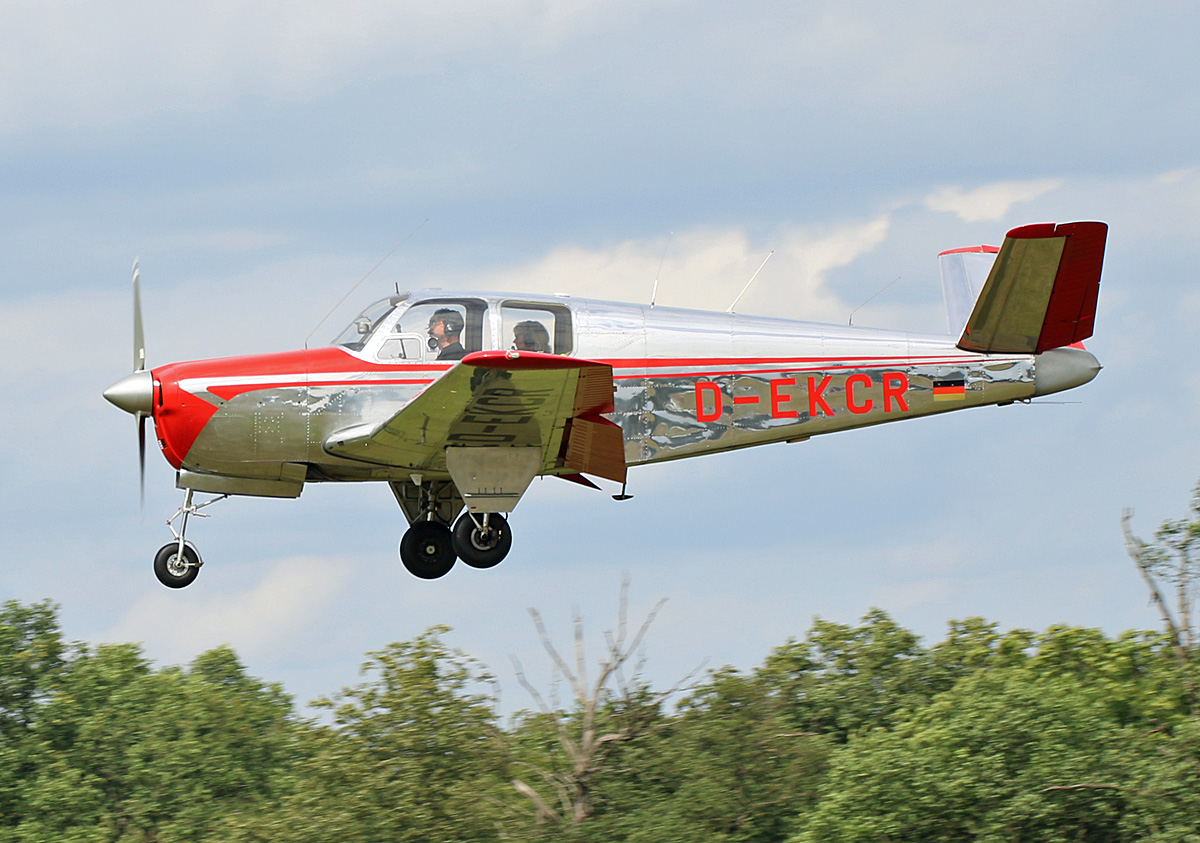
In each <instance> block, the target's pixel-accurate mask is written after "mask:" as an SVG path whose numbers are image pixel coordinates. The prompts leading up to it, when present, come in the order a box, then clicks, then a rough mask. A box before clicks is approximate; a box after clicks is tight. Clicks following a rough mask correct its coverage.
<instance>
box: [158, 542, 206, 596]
mask: <svg viewBox="0 0 1200 843" xmlns="http://www.w3.org/2000/svg"><path fill="white" fill-rule="evenodd" d="M200 564H201V563H200V554H199V553H197V552H196V549H195V548H194V547H192V546H191V545H190V544H185V545H184V546H183V560H182V564H181V562H180V559H179V542H171V543H170V544H164V545H163V546H162V547H160V548H159V549H158V553H156V554H154V576H156V577H158V581H159V582H160V583H162V584H163V585H165V586H166V587H167V588H183V587H184V586H188V585H191V584H192V582H193V581H194V580H195V579H196V577H197V576H199V575H200Z"/></svg>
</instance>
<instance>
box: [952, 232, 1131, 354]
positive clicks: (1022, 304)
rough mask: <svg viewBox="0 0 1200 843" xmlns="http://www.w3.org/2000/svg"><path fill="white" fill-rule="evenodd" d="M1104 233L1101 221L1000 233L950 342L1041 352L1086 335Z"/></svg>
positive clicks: (961, 345)
mask: <svg viewBox="0 0 1200 843" xmlns="http://www.w3.org/2000/svg"><path fill="white" fill-rule="evenodd" d="M1107 234H1108V226H1107V225H1105V224H1104V223H1102V222H1071V223H1062V224H1060V225H1055V224H1053V223H1040V224H1037V225H1025V226H1021V227H1020V228H1014V229H1013V230H1012V231H1010V232H1008V236H1007V237H1006V238H1005V240H1004V245H1002V246H1001V247H1000V252H999V254H997V255H996V262H995V263H994V264H993V266H992V271H991V273H990V274H989V275H988V279H987V281H986V282H985V283H984V285H983V290H982V292H980V294H979V300H978V301H976V302H975V309H974V310H972V311H971V316H970V318H969V319H968V320H967V326H966V328H965V329H964V330H963V334H962V338H961V339H959V341H958V347H959V348H962V349H964V350H966V351H980V352H985V353H987V352H1000V353H1005V354H1041V353H1042V352H1043V351H1047V350H1049V349H1051V348H1059V347H1060V346H1064V345H1071V344H1073V343H1077V342H1080V341H1082V340H1085V339H1087V338H1088V337H1090V336H1091V335H1092V328H1093V325H1094V323H1095V319H1096V298H1097V296H1098V294H1099V291H1100V269H1101V266H1102V264H1103V263H1104V241H1105V238H1106V237H1107Z"/></svg>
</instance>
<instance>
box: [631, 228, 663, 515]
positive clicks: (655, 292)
mask: <svg viewBox="0 0 1200 843" xmlns="http://www.w3.org/2000/svg"><path fill="white" fill-rule="evenodd" d="M674 236H675V232H674V231H672V232H671V233H670V234H669V235H667V245H665V246H663V253H662V259H661V260H659V262H658V272H656V273H654V288H653V289H652V290H650V309H651V310H653V309H654V300H655V299H656V298H658V276H660V275H662V268H663V263H665V262H666V260H667V249H669V248H671V238H672V237H674ZM622 494H624V491H622Z"/></svg>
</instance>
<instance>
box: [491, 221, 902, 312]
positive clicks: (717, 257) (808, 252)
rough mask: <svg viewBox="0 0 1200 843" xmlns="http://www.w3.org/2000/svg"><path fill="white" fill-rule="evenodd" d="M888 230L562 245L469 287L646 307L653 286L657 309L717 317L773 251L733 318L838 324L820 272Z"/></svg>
mask: <svg viewBox="0 0 1200 843" xmlns="http://www.w3.org/2000/svg"><path fill="white" fill-rule="evenodd" d="M890 224H891V219H890V216H888V215H886V214H885V215H882V216H878V217H875V218H872V219H868V220H861V221H859V220H856V221H850V222H845V223H842V224H840V225H836V226H823V227H819V228H817V227H813V228H804V227H791V228H786V229H781V230H780V231H778V232H777V233H776V234H775V235H774V236H773V237H770V238H766V239H763V240H760V241H757V242H755V241H752V240H751V238H750V237H749V236H748V235H747V234H746V232H745V231H743V230H742V229H740V228H727V229H704V228H701V229H694V230H691V231H686V232H681V233H678V234H675V235H673V236H671V237H669V238H668V237H659V238H652V239H646V240H627V241H624V242H621V243H617V244H614V245H611V246H607V247H598V248H584V247H580V246H564V247H560V248H557V249H554V250H553V251H551V252H550V253H548V254H547V255H545V256H544V257H541V258H538V259H536V260H534V261H532V262H529V263H527V264H522V265H519V266H512V267H506V268H503V269H499V270H494V271H491V272H484V273H482V274H477V275H474V276H473V277H472V278H471V279H470V284H471V285H472V286H475V287H479V288H483V289H500V290H520V291H527V292H538V293H556V292H566V293H570V294H572V295H580V296H587V297H591V298H600V299H609V300H617V301H642V302H647V303H649V301H650V295H651V292H652V290H653V288H654V280H655V278H656V277H657V278H658V279H659V282H658V294H657V299H656V303H657V304H659V305H663V306H668V307H688V308H696V309H700V310H724V309H725V308H727V307H728V306H729V305H730V304H731V303H732V302H733V300H734V299H735V297H737V295H738V293H739V292H740V291H741V290H742V288H743V287H744V286H745V284H746V282H747V281H749V280H750V278H751V277H752V276H753V275H754V273H755V271H756V270H758V268H759V266H760V265H762V262H763V259H764V258H766V257H767V255H768V254H769V253H770V252H772V251H774V255H773V256H772V258H771V260H770V261H769V262H768V263H767V264H766V266H765V267H763V269H762V272H761V273H759V275H758V277H757V278H756V279H755V281H754V284H753V285H752V286H751V288H750V290H749V291H748V292H747V293H746V295H745V296H744V297H743V298H742V299H741V301H740V302H739V303H738V308H737V309H738V312H741V313H759V314H762V313H764V312H769V313H770V314H771V315H778V316H791V317H793V318H803V319H809V320H817V321H819V320H840V319H841V318H843V317H844V316H845V314H846V312H847V308H846V304H845V303H844V302H843V301H841V300H840V299H839V298H838V297H837V295H836V293H835V292H834V291H832V290H831V289H829V287H828V275H829V272H830V271H831V270H833V269H836V268H839V267H843V266H847V265H849V264H851V263H853V262H854V261H855V260H856V259H857V258H858V257H860V256H862V255H863V254H865V253H867V252H870V251H872V250H874V249H876V248H877V247H879V246H880V245H881V244H882V243H883V242H884V241H885V240H886V239H887V235H888V231H889V229H890Z"/></svg>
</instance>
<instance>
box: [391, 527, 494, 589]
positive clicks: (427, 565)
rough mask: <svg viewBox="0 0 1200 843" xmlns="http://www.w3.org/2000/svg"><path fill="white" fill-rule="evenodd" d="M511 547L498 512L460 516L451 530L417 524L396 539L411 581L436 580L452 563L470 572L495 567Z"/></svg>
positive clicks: (451, 566) (448, 569) (452, 565)
mask: <svg viewBox="0 0 1200 843" xmlns="http://www.w3.org/2000/svg"><path fill="white" fill-rule="evenodd" d="M511 547H512V533H511V532H510V531H509V529H508V521H506V520H505V518H504V516H503V515H501V514H500V513H498V512H483V513H474V512H464V513H463V514H462V515H460V516H459V518H458V521H456V522H455V524H454V529H453V530H451V529H450V528H449V527H447V526H446V525H445V524H443V523H442V522H440V521H417V522H416V523H414V524H413V525H412V526H411V527H409V528H408V530H406V531H405V533H404V537H403V538H402V539H400V561H401V562H403V563H404V567H405V568H407V569H408V572H409V573H410V574H412V575H413V576H415V577H420V578H421V579H423V580H436V579H437V578H438V577H444V576H445V575H446V574H448V573H450V569H451V568H453V567H454V562H455V560H456V559H461V560H462V561H463V562H465V563H466V564H467V565H469V566H471V567H472V568H491V567H494V566H496V565H499V564H500V563H501V562H503V561H504V557H505V556H507V555H508V551H509V548H511Z"/></svg>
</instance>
